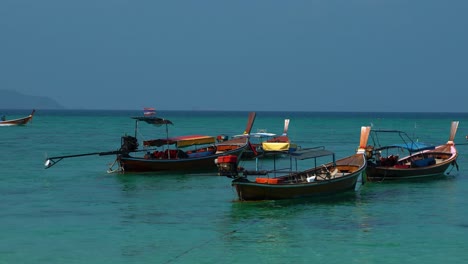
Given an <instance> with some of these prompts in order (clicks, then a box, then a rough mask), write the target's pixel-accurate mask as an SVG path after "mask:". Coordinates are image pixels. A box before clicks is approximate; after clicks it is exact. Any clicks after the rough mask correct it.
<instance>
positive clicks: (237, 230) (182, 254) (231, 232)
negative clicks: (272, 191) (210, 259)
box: [165, 220, 260, 263]
mask: <svg viewBox="0 0 468 264" xmlns="http://www.w3.org/2000/svg"><path fill="white" fill-rule="evenodd" d="M259 221H260V220H253V221H252V222H250V223H248V224H246V225H244V226H242V227H240V228H238V229H234V230H232V231H229V232H226V233H224V234H223V235H222V236H221V238H223V237H225V236H228V235H231V234H234V233H237V232H239V231H240V230H242V229H245V228H247V227H249V226H251V225H254V224H256V223H257V222H259ZM215 239H216V238H213V239H209V240H207V241H205V242H203V243H201V244H199V245H196V246H193V247H191V248H189V249H187V250H185V251H184V252H182V253H180V254H179V255H177V256H175V257H174V258H173V259H170V260H168V261H166V262H165V263H172V262H174V261H176V260H178V259H179V258H181V257H183V256H185V255H187V254H188V253H190V252H191V251H193V250H195V249H198V248H202V247H203V246H205V245H207V244H208V243H211V242H213V241H214V240H215Z"/></svg>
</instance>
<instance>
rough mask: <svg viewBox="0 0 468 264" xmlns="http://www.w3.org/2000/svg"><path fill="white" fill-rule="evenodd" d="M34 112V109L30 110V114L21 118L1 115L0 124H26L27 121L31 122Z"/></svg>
mask: <svg viewBox="0 0 468 264" xmlns="http://www.w3.org/2000/svg"><path fill="white" fill-rule="evenodd" d="M35 112H36V110H35V109H33V110H32V112H31V114H29V115H28V116H25V117H21V118H16V119H6V116H2V118H1V120H0V126H23V125H26V124H27V123H29V122H31V121H32V119H33V117H34V113H35Z"/></svg>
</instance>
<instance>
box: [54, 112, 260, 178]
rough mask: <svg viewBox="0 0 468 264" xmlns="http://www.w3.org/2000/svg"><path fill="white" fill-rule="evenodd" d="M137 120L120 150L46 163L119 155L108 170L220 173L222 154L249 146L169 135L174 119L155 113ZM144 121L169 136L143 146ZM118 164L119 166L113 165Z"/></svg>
mask: <svg viewBox="0 0 468 264" xmlns="http://www.w3.org/2000/svg"><path fill="white" fill-rule="evenodd" d="M255 116H256V113H255V112H251V113H250V114H249V117H248V121H247V127H246V129H245V130H244V133H245V134H248V133H250V130H251V129H252V126H253V123H254V121H255ZM132 118H133V119H134V120H135V135H134V136H128V135H126V136H123V137H122V138H121V147H120V149H119V150H117V151H109V152H95V153H86V154H78V155H69V156H58V157H51V158H48V159H47V160H46V162H45V166H46V168H49V167H51V166H53V165H54V164H56V163H57V162H59V161H60V160H62V159H63V158H69V157H79V156H87V155H101V156H102V155H116V160H115V162H114V163H113V164H112V165H111V166H110V168H109V169H108V172H109V173H112V172H122V173H124V172H183V173H187V172H188V173H192V172H194V173H195V172H216V170H217V166H216V163H215V160H216V159H217V158H218V157H220V156H222V155H232V156H235V157H239V158H240V157H241V155H242V153H243V152H244V150H245V149H246V148H249V140H248V137H244V138H238V139H231V140H226V141H222V142H216V138H215V137H213V136H207V135H184V136H176V137H169V132H168V126H169V125H173V123H172V121H170V120H167V119H164V118H159V117H155V116H141V117H132ZM140 122H145V123H148V124H152V125H156V126H163V125H164V126H165V128H166V137H162V138H157V139H151V140H144V141H142V145H143V147H142V148H139V147H140V143H139V142H138V139H137V135H138V134H139V132H138V127H139V123H140ZM115 165H117V168H115V169H114V168H113V167H114V166H115Z"/></svg>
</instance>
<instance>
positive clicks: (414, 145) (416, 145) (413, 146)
mask: <svg viewBox="0 0 468 264" xmlns="http://www.w3.org/2000/svg"><path fill="white" fill-rule="evenodd" d="M389 148H402V149H406V150H408V151H410V152H418V151H423V150H430V149H435V146H434V145H429V144H426V143H422V142H409V143H401V144H392V145H388V146H385V147H382V148H378V149H376V150H382V149H389Z"/></svg>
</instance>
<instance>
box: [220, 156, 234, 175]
mask: <svg viewBox="0 0 468 264" xmlns="http://www.w3.org/2000/svg"><path fill="white" fill-rule="evenodd" d="M215 163H216V166H218V175H221V176H227V177H230V178H234V177H236V176H237V174H238V170H237V156H235V155H226V156H220V157H218V158H217V159H216V160H215Z"/></svg>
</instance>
